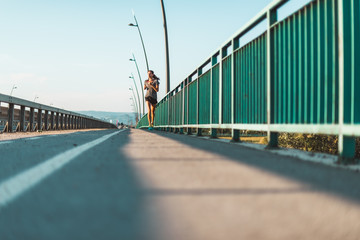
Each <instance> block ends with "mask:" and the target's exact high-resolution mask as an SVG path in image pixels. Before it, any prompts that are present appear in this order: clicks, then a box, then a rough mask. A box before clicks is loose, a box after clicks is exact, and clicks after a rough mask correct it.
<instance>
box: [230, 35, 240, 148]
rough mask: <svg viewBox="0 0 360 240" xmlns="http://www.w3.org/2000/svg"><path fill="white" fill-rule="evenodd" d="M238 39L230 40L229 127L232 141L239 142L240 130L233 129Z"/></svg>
mask: <svg viewBox="0 0 360 240" xmlns="http://www.w3.org/2000/svg"><path fill="white" fill-rule="evenodd" d="M239 41H240V40H239V39H237V40H234V39H233V40H232V42H231V46H232V48H233V52H232V53H231V125H232V129H231V136H232V138H231V141H232V142H239V141H240V130H239V129H234V123H235V107H236V106H235V71H236V67H235V59H234V57H235V54H234V53H235V50H236V48H237V47H238V45H239Z"/></svg>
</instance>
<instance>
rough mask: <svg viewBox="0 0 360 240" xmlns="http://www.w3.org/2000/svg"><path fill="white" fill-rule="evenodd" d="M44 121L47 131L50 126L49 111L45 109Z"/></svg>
mask: <svg viewBox="0 0 360 240" xmlns="http://www.w3.org/2000/svg"><path fill="white" fill-rule="evenodd" d="M44 123H45V131H47V130H48V129H49V128H48V126H49V111H48V110H45V115H44Z"/></svg>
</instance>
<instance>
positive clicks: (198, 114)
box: [196, 68, 202, 136]
mask: <svg viewBox="0 0 360 240" xmlns="http://www.w3.org/2000/svg"><path fill="white" fill-rule="evenodd" d="M201 74H202V69H201V68H199V69H198V70H197V80H196V115H197V116H196V125H197V131H196V135H197V136H201V135H202V129H201V128H200V127H199V123H200V121H199V119H200V112H199V110H200V107H199V106H200V89H199V87H200V83H199V80H200V75H201Z"/></svg>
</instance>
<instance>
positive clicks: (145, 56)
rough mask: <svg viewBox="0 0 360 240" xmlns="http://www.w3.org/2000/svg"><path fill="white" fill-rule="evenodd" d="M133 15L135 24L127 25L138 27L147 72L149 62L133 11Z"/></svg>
mask: <svg viewBox="0 0 360 240" xmlns="http://www.w3.org/2000/svg"><path fill="white" fill-rule="evenodd" d="M133 16H134V20H135V24H133V23H129V26H130V27H137V29H138V31H139V35H140V39H141V44H142V47H143V50H144V56H145V61H146V69H147V71H146V72H148V71H149V63H148V59H147V56H146V51H145V45H144V41H143V38H142V35H141V31H140V27H139V24H138V22H137V20H136V17H135V13H134V11H133Z"/></svg>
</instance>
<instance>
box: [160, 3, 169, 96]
mask: <svg viewBox="0 0 360 240" xmlns="http://www.w3.org/2000/svg"><path fill="white" fill-rule="evenodd" d="M160 2H161V9H162V14H163V20H164V33H165V56H166V93H168V92H170V65H169V45H168V34H167V26H166V15H165V7H164V1H163V0H160Z"/></svg>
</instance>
